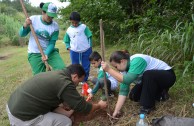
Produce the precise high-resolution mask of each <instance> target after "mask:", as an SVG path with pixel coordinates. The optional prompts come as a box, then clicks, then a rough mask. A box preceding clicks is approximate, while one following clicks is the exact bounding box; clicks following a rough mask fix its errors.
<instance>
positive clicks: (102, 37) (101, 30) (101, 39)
mask: <svg viewBox="0 0 194 126" xmlns="http://www.w3.org/2000/svg"><path fill="white" fill-rule="evenodd" d="M100 45H101V52H102V61H105V45H104V30H103V24H102V19H100ZM103 72H104V86H105V95H106V98H107V105H108V107H107V108H108V114H110V106H109V98H108V90H107V79H106V72H105V71H104V70H103Z"/></svg>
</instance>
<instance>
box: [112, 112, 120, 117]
mask: <svg viewBox="0 0 194 126" xmlns="http://www.w3.org/2000/svg"><path fill="white" fill-rule="evenodd" d="M117 115H120V111H117V110H115V111H114V112H113V114H112V116H113V118H116V117H117Z"/></svg>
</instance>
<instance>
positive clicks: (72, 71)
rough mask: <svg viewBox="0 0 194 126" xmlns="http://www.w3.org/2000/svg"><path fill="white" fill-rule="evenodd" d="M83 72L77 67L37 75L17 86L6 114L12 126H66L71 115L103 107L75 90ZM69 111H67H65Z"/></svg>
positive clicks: (101, 102) (101, 103) (78, 65)
mask: <svg viewBox="0 0 194 126" xmlns="http://www.w3.org/2000/svg"><path fill="white" fill-rule="evenodd" d="M84 77H85V71H84V69H83V67H82V66H81V65H80V64H73V65H70V66H68V67H67V68H66V69H63V70H58V71H48V72H42V73H39V74H37V75H35V76H33V77H32V78H30V79H29V80H27V81H26V82H24V83H23V84H21V86H19V87H18V88H17V89H16V90H15V91H14V92H13V93H12V94H11V96H10V98H9V100H8V103H7V106H6V108H7V112H8V117H9V120H10V124H11V125H12V126H13V125H14V126H24V125H25V126H32V125H33V126H34V125H38V126H70V125H72V121H71V119H70V116H71V115H72V114H73V112H80V113H83V114H88V113H92V112H94V111H95V110H97V109H104V108H106V106H107V103H106V102H105V101H102V100H101V101H99V102H98V103H96V104H92V103H89V102H86V101H85V99H84V97H82V96H80V94H79V93H78V91H77V90H76V86H77V85H78V83H79V82H81V81H83V79H84ZM67 108H69V110H67Z"/></svg>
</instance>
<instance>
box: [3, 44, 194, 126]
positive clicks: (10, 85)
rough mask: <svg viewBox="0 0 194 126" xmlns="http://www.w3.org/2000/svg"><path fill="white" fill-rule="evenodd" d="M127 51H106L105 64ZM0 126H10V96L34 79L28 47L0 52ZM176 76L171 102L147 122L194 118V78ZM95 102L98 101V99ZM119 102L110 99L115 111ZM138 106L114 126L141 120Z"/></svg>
mask: <svg viewBox="0 0 194 126" xmlns="http://www.w3.org/2000/svg"><path fill="white" fill-rule="evenodd" d="M56 46H57V48H59V50H60V54H61V57H62V58H63V60H64V62H65V64H66V65H69V64H70V58H69V53H68V51H66V49H65V46H64V44H63V43H62V42H61V41H58V42H57V45H56ZM121 49H126V45H117V46H112V47H109V48H108V47H106V53H105V54H106V60H108V57H109V56H110V54H111V52H113V51H114V50H121ZM93 50H97V51H99V52H100V48H98V47H95V48H94V49H93ZM0 70H1V73H0V126H9V121H8V117H7V113H6V111H5V105H6V103H7V100H8V98H9V96H10V94H11V93H12V92H13V91H14V90H15V89H16V88H17V87H18V86H19V85H20V83H21V82H23V81H25V80H27V79H28V78H29V77H32V73H31V68H30V65H29V63H28V60H27V46H24V47H15V46H14V47H13V46H9V47H4V48H1V49H0ZM91 71H92V72H91V74H93V75H94V72H95V70H94V69H93V68H92V69H91ZM175 72H176V74H177V75H178V76H177V81H176V84H175V85H174V86H173V87H172V88H171V90H170V96H171V98H170V100H168V101H166V102H158V103H157V104H156V111H154V112H152V113H151V114H150V115H148V116H147V120H148V122H151V120H152V119H153V118H156V117H161V116H163V115H168V114H170V115H174V116H178V117H192V118H194V109H193V107H192V103H194V95H193V92H194V85H193V83H194V82H193V75H192V74H188V73H185V75H184V76H182V74H181V72H182V71H179V69H178V68H177V69H176V70H175ZM95 99H99V98H98V95H97V96H95ZM116 100H117V98H116V97H114V98H111V99H110V108H111V109H114V106H115V104H116ZM138 110H139V105H138V104H137V103H134V102H132V101H130V100H128V99H127V101H126V102H125V104H124V106H123V107H122V111H123V114H122V116H121V118H120V119H119V120H118V121H117V122H116V123H114V124H115V125H119V126H126V125H134V124H135V122H136V121H137V119H138V114H137V113H138ZM80 125H82V126H90V125H95V126H96V125H99V126H100V125H103V126H106V125H110V121H109V120H108V119H107V118H101V117H97V118H95V119H94V120H91V121H87V122H82V123H80Z"/></svg>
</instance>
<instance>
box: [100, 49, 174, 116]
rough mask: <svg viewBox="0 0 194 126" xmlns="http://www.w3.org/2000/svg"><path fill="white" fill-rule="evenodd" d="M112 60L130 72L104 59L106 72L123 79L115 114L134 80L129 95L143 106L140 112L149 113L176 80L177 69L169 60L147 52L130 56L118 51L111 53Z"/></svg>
mask: <svg viewBox="0 0 194 126" xmlns="http://www.w3.org/2000/svg"><path fill="white" fill-rule="evenodd" d="M110 63H111V65H112V66H113V67H115V68H116V69H117V70H118V71H120V72H127V73H126V74H124V75H123V74H121V73H119V72H117V71H115V70H114V69H112V68H110V67H109V65H108V64H107V63H106V62H102V63H101V65H102V68H103V69H104V70H105V71H106V72H108V73H109V74H110V75H111V76H113V77H114V78H115V79H117V80H118V81H119V82H121V84H120V91H119V97H118V101H117V104H116V107H115V110H114V113H113V117H116V115H118V114H119V113H120V109H121V107H122V105H123V104H124V102H125V99H126V97H127V95H128V93H129V85H130V84H131V83H132V82H133V83H135V84H136V86H135V87H134V88H133V89H132V91H131V92H130V95H129V96H130V99H131V100H133V101H139V102H140V104H141V106H142V107H141V108H140V112H139V113H144V114H149V113H150V111H151V110H153V108H155V100H159V99H160V98H161V97H163V95H164V94H162V93H163V92H164V91H166V90H168V89H169V88H170V87H171V86H172V85H173V84H174V83H175V80H176V76H175V74H174V71H173V70H172V68H171V67H170V66H169V65H168V64H166V63H165V62H163V61H161V60H159V59H156V58H154V57H151V56H148V55H144V54H135V55H132V56H129V53H126V52H124V51H115V52H113V53H112V55H111V57H110Z"/></svg>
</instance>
